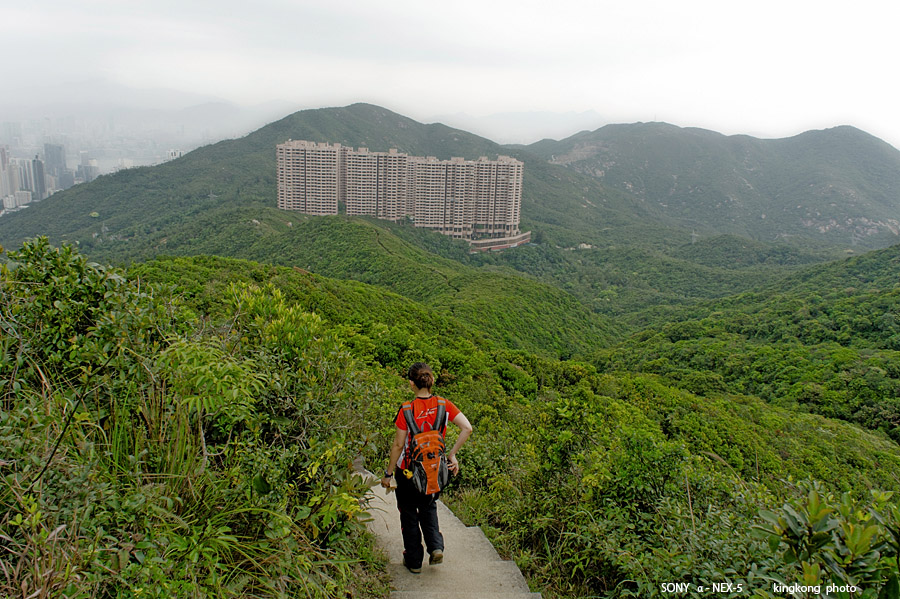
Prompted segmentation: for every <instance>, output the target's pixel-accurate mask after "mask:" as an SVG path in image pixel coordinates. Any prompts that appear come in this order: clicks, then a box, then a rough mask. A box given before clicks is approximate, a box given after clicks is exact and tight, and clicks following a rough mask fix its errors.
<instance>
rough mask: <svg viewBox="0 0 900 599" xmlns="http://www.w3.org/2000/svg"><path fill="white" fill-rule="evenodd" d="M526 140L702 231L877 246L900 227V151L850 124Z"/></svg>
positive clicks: (621, 128)
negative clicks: (795, 131)
mask: <svg viewBox="0 0 900 599" xmlns="http://www.w3.org/2000/svg"><path fill="white" fill-rule="evenodd" d="M527 149H528V151H530V152H534V153H535V154H539V155H541V156H543V157H544V158H545V159H547V160H548V161H550V162H552V163H554V164H562V165H566V166H568V167H569V168H571V169H573V170H576V171H578V172H581V173H585V174H588V175H590V176H592V177H595V178H596V179H597V180H598V181H601V182H602V183H603V184H604V185H608V186H610V187H614V188H616V189H619V190H622V191H626V192H628V193H630V194H633V195H635V196H637V197H638V198H640V200H641V201H642V202H644V205H645V207H646V208H647V210H648V211H650V212H652V213H654V214H657V215H659V216H660V217H668V218H670V219H672V220H673V221H674V222H677V223H679V224H680V225H681V226H683V227H689V228H693V229H696V231H697V232H698V233H701V234H704V235H706V234H710V233H720V234H721V233H730V234H734V235H739V236H742V237H749V238H751V239H758V240H763V241H776V240H781V239H786V240H790V241H793V242H794V243H797V242H801V243H813V244H817V243H826V244H832V245H843V246H851V245H860V246H862V247H868V248H876V247H884V246H885V245H889V244H891V243H896V241H897V239H898V237H897V236H898V234H900V218H898V214H900V211H898V208H900V152H898V151H897V150H896V149H895V148H893V147H891V146H890V145H888V144H886V143H885V142H883V141H881V140H879V139H877V138H875V137H872V136H871V135H868V134H866V133H864V132H862V131H860V130H858V129H854V128H853V127H836V128H834V129H827V130H824V131H809V132H806V133H803V134H801V135H797V136H795V137H791V138H787V139H776V140H762V139H756V138H753V137H749V136H746V135H736V136H730V137H726V136H724V135H721V134H719V133H715V132H712V131H706V130H703V129H682V128H679V127H675V126H673V125H668V124H665V123H638V124H633V125H609V126H606V127H603V128H601V129H598V130H596V131H592V132H582V133H579V134H577V135H574V136H572V137H570V138H567V139H564V140H562V141H552V140H544V141H541V142H537V143H535V144H532V145H530V146H528V147H527Z"/></svg>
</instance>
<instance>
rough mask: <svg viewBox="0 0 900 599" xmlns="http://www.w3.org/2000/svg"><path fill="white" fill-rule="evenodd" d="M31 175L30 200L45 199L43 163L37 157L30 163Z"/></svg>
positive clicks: (45, 183) (45, 181)
mask: <svg viewBox="0 0 900 599" xmlns="http://www.w3.org/2000/svg"><path fill="white" fill-rule="evenodd" d="M31 173H32V181H31V199H32V200H43V199H44V198H46V197H47V180H46V179H45V178H44V162H43V161H42V160H41V159H40V158H38V157H37V156H35V157H34V160H32V161H31Z"/></svg>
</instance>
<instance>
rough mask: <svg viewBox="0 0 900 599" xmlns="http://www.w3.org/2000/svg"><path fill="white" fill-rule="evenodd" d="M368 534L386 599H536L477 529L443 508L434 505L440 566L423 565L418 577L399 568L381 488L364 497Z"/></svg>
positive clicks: (394, 518) (396, 523) (388, 502)
mask: <svg viewBox="0 0 900 599" xmlns="http://www.w3.org/2000/svg"><path fill="white" fill-rule="evenodd" d="M369 513H370V514H371V515H372V521H371V522H369V523H368V526H369V530H370V531H372V533H374V534H375V536H376V537H377V542H378V546H379V547H381V548H382V549H383V550H384V551H385V553H387V555H388V557H389V559H390V565H389V566H388V572H389V573H390V576H391V587H392V588H393V589H394V590H393V592H391V599H541V594H540V593H532V592H531V591H529V590H528V584H527V583H526V582H525V578H524V577H523V576H522V573H521V572H519V568H518V567H517V566H516V564H515V562H513V561H508V560H502V559H500V556H499V555H497V551H496V550H495V549H494V547H493V546H492V545H491V543H490V541H488V540H487V537H485V536H484V533H483V532H482V531H481V528H479V527H477V526H465V525H464V524H463V523H462V522H461V521H460V520H459V518H457V517H456V516H454V515H453V512H451V511H450V510H449V509H448V508H447V507H446V506H445V505H444V504H443V503H441V502H438V520H439V522H440V524H441V533H442V534H443V535H444V562H443V563H442V564H440V565H437V566H429V565H428V556H427V555H426V557H425V563H424V564H423V565H422V572H421V573H420V574H413V573H412V572H409V571H408V570H407V569H406V568H405V567H404V566H403V540H402V539H401V538H400V515H399V514H398V512H397V500H396V499H395V498H394V496H393V494H392V493H388V492H387V490H386V489H384V488H382V487H381V485H379V484H377V483H375V486H373V487H372V489H371V490H370V492H369Z"/></svg>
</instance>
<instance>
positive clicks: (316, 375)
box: [0, 240, 395, 598]
mask: <svg viewBox="0 0 900 599" xmlns="http://www.w3.org/2000/svg"><path fill="white" fill-rule="evenodd" d="M10 258H11V260H12V261H13V266H14V268H13V270H11V271H10V270H8V269H7V268H5V267H4V269H3V272H2V280H0V294H2V297H0V310H2V321H0V322H2V326H3V336H2V346H0V354H2V360H0V380H2V395H0V402H2V411H0V442H2V446H3V448H4V451H3V459H2V461H0V506H2V507H0V514H2V515H0V566H2V567H0V594H2V595H3V596H10V597H12V596H23V597H25V596H27V597H60V596H65V597H70V598H77V597H96V596H103V597H126V596H128V597H132V596H141V597H143V596H147V597H173V596H179V597H205V596H215V597H281V596H303V597H336V596H344V595H345V594H346V593H348V592H353V593H359V594H361V595H364V594H377V593H378V592H379V589H383V588H384V585H383V582H381V580H380V579H379V572H378V569H377V568H378V559H377V558H375V557H374V556H373V554H372V553H371V551H370V545H369V543H368V541H367V539H366V537H365V535H364V533H363V529H362V527H361V526H360V524H359V522H358V519H357V517H356V516H357V514H358V513H359V512H360V510H361V507H360V504H359V502H358V497H359V496H360V495H361V493H362V491H363V487H362V485H361V483H360V480H359V479H358V478H354V477H353V476H352V475H351V473H350V472H349V471H348V470H347V467H346V464H347V463H348V462H349V461H350V460H352V459H353V458H354V456H356V455H358V453H359V452H360V451H361V449H362V447H363V445H364V444H365V442H366V432H367V425H366V424H365V422H366V420H365V419H364V413H363V407H362V404H363V399H364V398H372V397H377V398H384V400H385V401H388V398H390V397H391V390H390V388H383V387H382V386H381V385H383V384H384V380H385V379H384V377H383V376H382V377H379V376H378V373H377V372H372V371H362V370H360V369H359V368H358V367H357V366H356V365H355V362H354V360H353V359H352V357H351V356H350V355H349V354H348V353H347V351H346V350H345V349H344V348H343V347H342V345H341V342H340V341H339V339H338V338H337V337H336V336H335V335H334V334H333V333H332V332H330V331H328V330H326V329H324V328H323V326H322V323H321V320H320V319H319V318H318V317H316V316H314V315H312V314H309V313H305V312H302V311H300V310H298V309H296V308H293V307H291V306H288V305H286V304H285V302H284V300H283V298H282V297H280V296H279V294H278V293H277V292H271V290H270V291H269V292H264V291H262V290H260V289H259V288H255V287H252V286H243V287H234V288H232V290H231V293H230V294H228V299H227V300H225V302H226V303H227V304H228V306H229V307H228V308H227V309H226V310H227V314H228V320H227V327H218V326H217V327H214V328H206V327H204V326H203V325H204V323H203V322H202V321H198V320H196V319H195V318H194V317H193V315H192V314H191V311H190V310H189V309H186V308H184V307H183V306H182V305H179V303H178V302H177V301H176V300H175V299H174V298H170V297H166V296H165V295H162V296H159V295H155V294H154V293H153V292H152V290H150V289H148V288H147V287H146V286H140V285H138V284H136V283H134V282H131V281H128V280H126V279H125V278H124V277H123V275H122V274H121V273H117V272H115V271H110V270H106V269H102V268H100V267H97V266H96V265H92V264H88V263H87V261H86V260H85V259H84V258H83V257H81V256H79V255H77V254H76V253H75V252H73V251H72V250H71V248H62V249H60V250H54V249H52V248H50V247H49V246H48V245H47V242H46V240H39V241H37V242H36V243H33V244H28V245H26V246H24V247H23V249H22V250H21V251H19V252H17V253H11V255H10ZM221 324H224V322H223V323H221ZM301 356H302V361H298V359H299V358H300V357H301ZM394 387H395V386H394ZM365 403H366V404H367V408H366V409H370V408H369V406H368V404H370V403H371V402H370V401H365Z"/></svg>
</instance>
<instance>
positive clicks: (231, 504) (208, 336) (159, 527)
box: [0, 240, 900, 598]
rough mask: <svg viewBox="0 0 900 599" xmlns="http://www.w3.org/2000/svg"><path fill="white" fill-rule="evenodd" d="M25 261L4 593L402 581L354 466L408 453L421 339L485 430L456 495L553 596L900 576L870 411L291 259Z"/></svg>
mask: <svg viewBox="0 0 900 599" xmlns="http://www.w3.org/2000/svg"><path fill="white" fill-rule="evenodd" d="M9 258H10V263H9V265H8V266H5V267H4V269H3V272H2V279H0V293H2V296H0V316H2V319H0V323H2V326H3V337H2V345H0V351H2V361H0V384H2V386H3V387H2V395H0V401H2V402H3V403H2V408H3V409H2V412H0V414H2V418H0V441H2V444H3V447H4V449H5V451H4V455H3V458H2V465H0V477H2V478H0V514H3V515H2V516H0V585H5V586H3V587H2V588H0V592H2V593H3V594H9V595H12V596H18V595H19V594H20V593H22V591H23V590H25V591H27V592H26V593H25V594H24V595H23V596H28V594H31V593H36V595H35V596H38V597H40V596H44V597H51V596H60V595H64V596H67V597H92V596H111V597H112V596H151V597H153V596H158V597H163V596H176V595H177V596H184V597H204V596H208V597H213V596H214V597H238V596H241V597H309V596H312V597H346V596H348V595H349V596H354V597H375V596H383V595H384V594H385V593H386V591H387V588H386V585H385V583H384V581H383V579H382V578H380V575H381V574H380V573H381V572H382V571H383V570H382V568H383V565H382V564H381V563H380V562H379V558H378V556H377V554H376V553H375V552H374V550H373V549H372V546H371V540H370V539H369V538H368V537H367V536H366V535H365V534H364V533H363V532H362V530H363V529H362V525H361V518H363V517H364V511H363V510H364V505H362V504H361V503H360V498H361V496H362V493H363V492H364V487H363V486H362V485H361V483H360V481H359V479H358V478H355V477H354V476H352V474H351V470H350V463H351V461H353V460H354V459H355V458H358V457H360V456H364V457H365V458H366V459H368V460H371V463H372V464H373V468H377V467H380V466H381V464H382V462H383V460H384V456H385V455H386V454H387V447H388V444H389V440H390V435H391V432H392V421H393V416H394V415H395V414H396V409H397V407H398V405H399V403H400V402H401V400H402V398H404V397H406V396H405V395H404V392H403V381H402V379H401V378H400V377H399V376H398V374H399V373H400V372H402V371H403V370H404V369H405V367H406V366H408V363H409V362H410V361H414V360H425V361H428V362H429V363H431V365H432V366H433V367H434V369H435V372H436V373H438V382H437V383H438V385H437V390H438V392H439V393H441V394H443V395H446V396H447V397H450V398H451V399H452V400H453V401H454V402H455V403H457V405H459V406H460V407H461V408H462V409H463V411H464V412H465V413H466V414H467V416H469V418H470V420H471V421H472V422H473V424H474V426H475V430H476V433H475V436H474V437H473V438H472V441H471V442H470V443H468V444H467V445H466V448H465V450H464V452H463V454H464V455H462V456H461V462H462V464H463V470H462V473H461V475H460V476H459V477H458V478H457V479H455V480H454V482H453V485H452V487H451V490H450V491H449V492H448V493H447V495H446V499H447V501H448V502H449V503H451V504H452V505H453V506H454V509H456V510H457V512H458V513H459V514H460V515H461V516H462V517H464V518H465V519H467V520H469V521H470V522H472V523H478V524H480V525H481V526H483V527H484V528H485V530H486V532H487V533H488V534H489V535H490V536H491V537H492V538H493V541H494V542H495V543H496V544H497V546H498V547H499V548H500V550H501V551H502V552H503V553H504V554H506V555H507V556H511V557H514V558H515V559H516V561H517V563H518V564H519V565H520V566H521V567H522V568H523V570H524V571H525V572H526V574H527V575H528V576H529V578H530V580H531V584H532V585H533V587H534V588H537V589H540V590H541V591H542V592H544V595H545V597H548V598H550V597H562V596H580V597H583V596H607V597H629V596H640V597H657V596H661V594H662V591H661V587H660V583H662V582H666V581H676V580H677V581H684V582H689V583H691V584H694V585H697V584H705V583H706V582H708V581H712V582H723V581H729V582H734V583H740V584H743V585H744V588H748V587H750V586H752V589H753V592H754V593H755V596H756V597H771V596H773V595H771V594H767V593H768V592H769V591H767V589H771V586H770V585H771V582H772V581H773V580H774V581H785V582H787V581H795V580H799V579H801V578H802V579H803V580H806V579H807V578H809V577H814V576H818V579H820V580H822V581H832V580H833V581H849V583H852V584H860V585H862V586H863V587H864V588H865V589H866V590H865V592H866V593H868V594H856V595H848V596H853V597H877V596H878V593H880V592H881V590H882V589H888V591H890V588H891V585H892V584H895V583H894V582H892V581H894V580H895V576H896V572H897V565H896V563H897V554H898V552H897V540H898V539H900V527H898V521H900V510H898V508H897V498H896V497H893V496H891V495H890V494H889V493H888V494H885V493H876V494H873V493H871V492H870V489H879V488H881V489H894V488H897V487H900V451H898V449H897V446H896V444H895V443H893V442H891V441H889V440H887V439H885V438H883V437H880V436H877V435H872V434H869V433H866V432H864V431H861V430H860V429H857V428H855V427H853V426H851V425H848V424H846V423H842V422H839V421H831V420H828V419H825V418H822V417H820V416H816V415H809V414H806V415H803V414H796V413H793V412H791V411H789V410H786V409H780V408H772V407H771V406H768V405H767V404H765V403H764V402H762V401H761V400H759V399H758V398H755V397H749V396H736V395H718V396H715V397H712V398H709V397H703V396H701V395H695V394H692V393H689V392H687V391H684V390H680V389H676V388H673V387H670V386H667V385H666V384H665V383H664V382H663V381H661V380H659V379H657V378H655V377H654V376H652V375H635V374H627V373H623V374H610V373H603V372H599V371H598V370H597V369H596V368H595V367H593V366H591V365H589V364H586V363H580V362H574V361H559V360H555V359H551V358H548V357H540V356H536V355H534V354H530V353H528V352H523V351H511V350H509V349H507V348H504V347H502V346H501V345H500V344H498V343H496V342H489V341H485V340H484V338H483V337H481V336H480V334H479V332H478V330H477V329H473V328H471V327H470V326H468V325H465V324H462V323H460V322H459V321H457V320H455V319H454V318H452V317H448V316H446V315H445V314H442V313H441V312H440V311H436V310H433V309H431V308H428V307H426V306H424V305H421V304H418V303H416V302H413V301H412V300H409V299H407V298H404V297H402V296H399V295H395V294H391V293H387V292H385V291H383V290H382V289H379V288H376V287H371V286H367V285H363V284H361V283H356V282H352V281H339V280H332V279H327V278H325V277H321V276H317V275H312V274H309V273H305V272H298V271H297V270H295V269H291V268H284V267H274V266H270V265H263V264H256V263H251V262H245V261H239V260H229V259H222V258H212V257H197V258H172V259H165V260H158V261H154V262H150V263H147V264H142V265H135V266H134V267H133V268H132V269H131V270H130V271H129V272H128V273H127V274H126V273H123V272H121V271H117V270H112V269H105V268H102V267H100V266H98V265H94V264H89V263H88V262H87V260H86V259H85V258H84V257H83V256H80V255H78V253H77V252H76V251H75V250H73V249H72V248H71V247H68V246H64V247H62V248H58V249H57V248H52V247H50V246H49V244H48V243H47V241H46V240H37V241H35V242H29V243H27V244H26V245H25V246H23V248H22V249H21V250H20V251H18V252H11V253H10V255H9ZM451 441H452V439H451ZM7 448H8V449H7ZM806 478H812V479H817V480H819V481H821V482H818V483H804V484H799V483H797V482H795V481H797V480H798V479H806ZM810 489H813V490H815V491H816V493H817V495H815V496H813V495H811V493H810ZM842 494H843V495H842ZM822 505H827V506H828V507H826V508H822ZM823 509H824V510H825V511H823ZM761 510H762V511H761ZM798 510H799V511H798ZM804 510H805V511H804ZM793 514H800V515H801V516H803V514H807V515H808V517H809V518H813V519H814V520H815V522H814V525H815V526H821V527H822V530H824V531H825V532H827V533H828V534H827V535H826V537H827V538H824V539H823V538H822V537H821V536H816V537H814V538H812V539H807V538H806V537H804V535H803V531H804V530H805V529H804V526H803V521H802V518H801V519H800V520H798V519H797V518H796V517H795V516H794V515H793ZM804 517H805V516H804ZM795 525H796V526H795ZM855 530H859V531H861V532H854V531H855ZM817 534H818V533H817ZM792 556H793V557H792ZM892 577H894V578H892ZM810 580H812V578H810ZM23 585H24V586H23ZM885 592H887V591H885ZM873 593H874V594H873ZM731 596H735V597H737V596H745V595H740V594H732V595H731ZM884 596H886V597H889V596H891V595H884Z"/></svg>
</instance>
